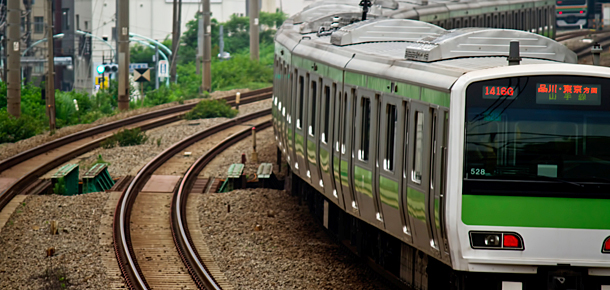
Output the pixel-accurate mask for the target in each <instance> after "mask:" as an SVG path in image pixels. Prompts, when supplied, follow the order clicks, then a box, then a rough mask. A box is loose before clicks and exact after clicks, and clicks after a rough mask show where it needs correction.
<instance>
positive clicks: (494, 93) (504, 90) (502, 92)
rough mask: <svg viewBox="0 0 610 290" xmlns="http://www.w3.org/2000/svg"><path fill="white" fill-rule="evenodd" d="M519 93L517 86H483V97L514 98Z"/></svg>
mask: <svg viewBox="0 0 610 290" xmlns="http://www.w3.org/2000/svg"><path fill="white" fill-rule="evenodd" d="M517 95H519V93H518V92H517V88H516V87H510V86H483V99H499V98H505V99H514V98H515V97H517Z"/></svg>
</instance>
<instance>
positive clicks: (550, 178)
mask: <svg viewBox="0 0 610 290" xmlns="http://www.w3.org/2000/svg"><path fill="white" fill-rule="evenodd" d="M536 177H543V178H547V179H549V180H553V181H559V182H561V183H565V184H571V185H574V186H578V187H585V185H584V184H582V183H578V182H574V181H567V180H565V179H561V178H557V177H550V176H545V175H538V176H536Z"/></svg>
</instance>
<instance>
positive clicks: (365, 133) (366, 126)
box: [359, 98, 371, 161]
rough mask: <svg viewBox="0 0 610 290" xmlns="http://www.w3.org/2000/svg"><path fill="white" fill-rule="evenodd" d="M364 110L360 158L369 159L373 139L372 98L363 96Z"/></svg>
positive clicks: (362, 108)
mask: <svg viewBox="0 0 610 290" xmlns="http://www.w3.org/2000/svg"><path fill="white" fill-rule="evenodd" d="M361 106H362V107H361V110H362V115H361V116H362V123H361V126H360V130H361V131H360V132H361V136H362V137H361V138H360V152H359V153H360V154H359V155H360V156H359V158H360V160H362V161H368V160H369V144H370V141H371V99H369V98H362V104H361Z"/></svg>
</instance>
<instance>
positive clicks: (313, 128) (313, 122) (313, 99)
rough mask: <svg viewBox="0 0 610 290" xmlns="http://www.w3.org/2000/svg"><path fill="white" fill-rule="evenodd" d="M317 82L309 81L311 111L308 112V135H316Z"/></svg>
mask: <svg viewBox="0 0 610 290" xmlns="http://www.w3.org/2000/svg"><path fill="white" fill-rule="evenodd" d="M317 93H318V82H316V81H311V111H310V112H309V120H310V122H309V135H310V136H312V137H313V136H315V135H316V109H317V108H316V105H317V102H316V101H317V100H316V99H317V97H318V94H317Z"/></svg>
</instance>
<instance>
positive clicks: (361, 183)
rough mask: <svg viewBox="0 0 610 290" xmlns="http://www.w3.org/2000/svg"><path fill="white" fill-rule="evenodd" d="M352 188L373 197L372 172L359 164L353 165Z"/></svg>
mask: <svg viewBox="0 0 610 290" xmlns="http://www.w3.org/2000/svg"><path fill="white" fill-rule="evenodd" d="M354 188H355V189H356V192H359V193H362V194H364V195H366V196H368V197H370V198H373V173H372V172H370V171H368V170H366V169H364V168H362V167H360V166H355V167H354Z"/></svg>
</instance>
